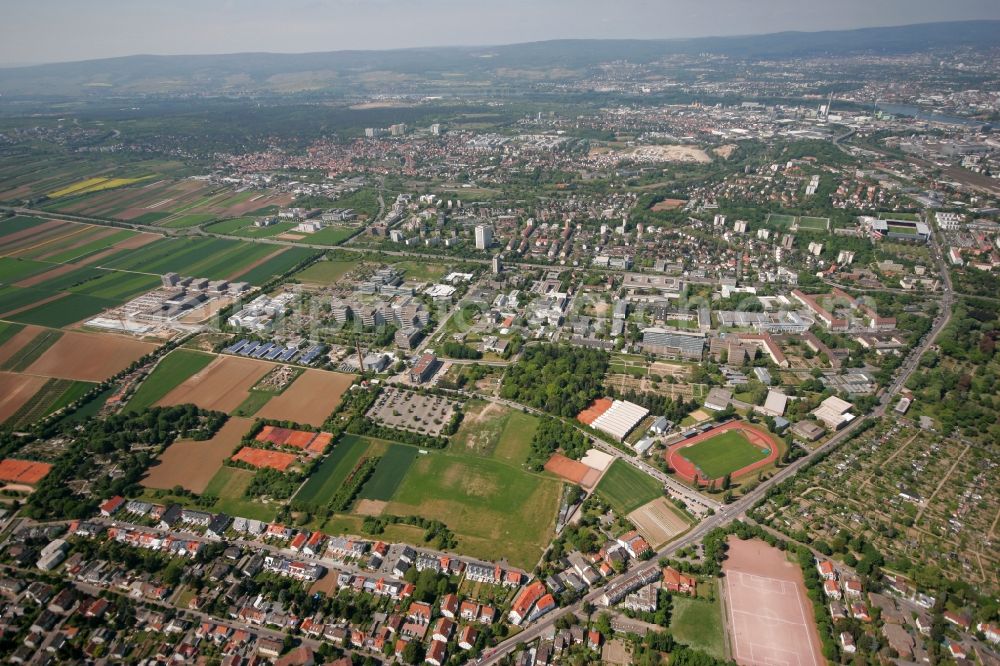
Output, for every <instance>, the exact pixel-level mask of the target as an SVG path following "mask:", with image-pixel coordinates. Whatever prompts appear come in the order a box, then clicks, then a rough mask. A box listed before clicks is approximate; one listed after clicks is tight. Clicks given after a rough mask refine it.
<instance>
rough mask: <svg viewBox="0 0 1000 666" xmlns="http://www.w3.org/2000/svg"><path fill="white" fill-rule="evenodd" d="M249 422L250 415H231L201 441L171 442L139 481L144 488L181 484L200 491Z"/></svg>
mask: <svg viewBox="0 0 1000 666" xmlns="http://www.w3.org/2000/svg"><path fill="white" fill-rule="evenodd" d="M252 424H253V421H251V420H250V419H244V418H240V417H238V416H233V417H231V418H230V419H229V420H228V421H226V424H225V425H224V426H222V428H220V429H219V432H217V433H215V436H214V437H212V439H209V440H206V441H203V442H196V441H194V440H189V439H185V440H181V441H178V442H174V443H173V444H171V445H170V446H168V447H167V450H166V451H164V452H163V454H162V455H161V456H160V458H159V462H158V463H157V464H156V465H154V466H153V467H151V468H150V469H149V473H148V474H147V475H146V477H145V478H144V479H143V480H142V485H143V486H145V487H146V488H163V489H170V488H173V487H174V486H183V487H184V488H187V489H188V490H190V491H191V492H193V493H198V494H201V493H202V492H204V491H205V488H206V487H207V486H208V482H209V481H211V480H212V477H213V476H215V473H216V472H218V471H219V468H220V467H221V466H222V463H223V462H224V461H225V460H226V458H228V457H229V456H230V455H232V453H233V451H234V450H235V449H236V447H237V445H238V444H239V443H240V440H241V439H242V438H243V435H245V434H246V433H247V431H249V430H250V426H251V425H252Z"/></svg>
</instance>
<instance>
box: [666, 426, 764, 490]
mask: <svg viewBox="0 0 1000 666" xmlns="http://www.w3.org/2000/svg"><path fill="white" fill-rule="evenodd" d="M680 455H681V456H682V457H684V458H685V459H686V460H688V461H690V462H691V463H693V464H694V465H695V466H696V467H697V468H698V469H700V470H701V471H702V472H703V477H707V478H710V479H720V478H722V477H724V476H725V475H726V474H731V473H733V472H735V471H737V470H740V469H743V468H744V467H746V466H747V465H752V464H753V463H755V462H759V461H761V460H764V459H765V458H767V455H768V454H767V453H765V452H764V451H762V450H761V449H760V448H759V447H757V446H754V445H753V444H751V443H750V440H748V439H747V438H746V435H744V434H743V433H742V432H740V431H739V430H727V431H725V432H723V433H720V434H718V435H715V436H714V437H711V438H709V439H706V440H704V441H703V442H699V443H697V444H695V445H693V446H688V447H685V448H683V449H680Z"/></svg>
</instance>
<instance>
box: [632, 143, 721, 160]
mask: <svg viewBox="0 0 1000 666" xmlns="http://www.w3.org/2000/svg"><path fill="white" fill-rule="evenodd" d="M630 157H633V158H635V159H638V160H640V161H646V162H654V161H660V162H696V163H699V164H708V163H709V162H711V161H712V158H711V157H709V156H708V153H706V152H705V151H704V150H702V149H701V148H699V147H698V146H638V147H637V148H635V150H633V151H632V152H631V155H630Z"/></svg>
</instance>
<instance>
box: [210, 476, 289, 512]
mask: <svg viewBox="0 0 1000 666" xmlns="http://www.w3.org/2000/svg"><path fill="white" fill-rule="evenodd" d="M253 476H254V473H253V472H251V471H250V470H247V469H237V468H236V467H222V468H221V469H219V471H218V472H216V473H215V476H213V477H212V480H211V481H209V482H208V485H207V486H206V487H205V492H204V494H205V495H212V496H214V497H218V498H219V499H218V501H217V502H216V503H215V504H213V505H212V511H215V512H222V513H226V514H229V515H230V516H241V517H243V518H252V519H254V520H264V521H267V522H271V521H272V520H274V517H275V515H276V514H277V511H278V505H277V504H264V503H263V502H260V501H259V500H256V499H251V498H247V497H244V495H243V494H244V493H245V492H246V489H247V487H248V486H249V485H250V481H251V480H252V479H253Z"/></svg>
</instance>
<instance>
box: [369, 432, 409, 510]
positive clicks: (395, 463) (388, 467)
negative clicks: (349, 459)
mask: <svg viewBox="0 0 1000 666" xmlns="http://www.w3.org/2000/svg"><path fill="white" fill-rule="evenodd" d="M416 457H417V448H416V447H413V446H406V445H405V444H390V445H389V448H388V449H387V450H386V452H385V453H384V454H382V459H381V460H379V462H378V465H376V466H375V472H374V473H372V475H371V478H370V479H368V481H367V482H366V483H365V485H364V486H362V488H361V492H360V493H359V494H358V497H360V498H361V499H372V500H382V501H388V500H390V499H392V496H393V495H395V494H396V489H397V488H398V487H399V484H400V483H401V482H402V480H403V477H405V476H406V473H407V472H408V471H409V469H410V465H412V464H413V461H414V459H415V458H416Z"/></svg>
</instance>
